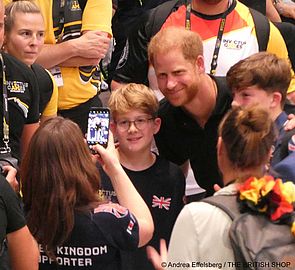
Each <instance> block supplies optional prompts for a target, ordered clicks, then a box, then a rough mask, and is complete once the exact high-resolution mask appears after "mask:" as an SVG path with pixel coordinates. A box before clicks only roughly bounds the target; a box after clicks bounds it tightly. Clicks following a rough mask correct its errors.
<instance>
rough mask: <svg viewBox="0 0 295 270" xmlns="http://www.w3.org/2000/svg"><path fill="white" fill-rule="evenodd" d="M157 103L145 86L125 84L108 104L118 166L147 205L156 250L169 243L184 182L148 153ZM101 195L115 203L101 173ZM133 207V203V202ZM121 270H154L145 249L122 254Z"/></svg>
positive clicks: (177, 172) (173, 167)
mask: <svg viewBox="0 0 295 270" xmlns="http://www.w3.org/2000/svg"><path fill="white" fill-rule="evenodd" d="M158 107H159V104H158V101H157V99H156V97H155V95H154V93H153V91H152V90H150V89H149V88H148V87H146V86H145V85H141V84H134V83H131V84H127V85H125V86H124V87H122V88H120V89H118V90H116V91H114V92H113V93H112V94H111V97H110V100H109V108H110V110H111V115H112V119H113V122H112V124H111V128H112V131H113V133H114V136H115V137H116V138H117V140H118V142H119V147H118V155H119V158H120V162H121V164H122V166H123V168H124V170H125V171H126V173H127V174H128V176H129V178H130V179H131V181H132V183H133V184H134V186H135V187H136V189H137V190H138V192H139V193H140V195H141V196H142V197H143V199H144V200H145V202H146V204H147V205H148V207H149V209H150V211H151V213H152V216H153V220H154V226H155V232H154V236H153V238H152V240H151V241H150V243H149V245H152V246H154V247H155V248H157V249H158V244H159V240H160V238H164V239H165V240H166V241H167V242H169V239H170V235H171V231H172V228H173V225H174V223H175V220H176V218H177V216H178V214H179V212H180V210H181V209H182V207H183V196H184V190H185V178H184V175H183V173H182V171H181V170H180V168H179V167H178V166H177V165H175V164H173V163H171V162H169V161H167V160H165V159H163V158H161V157H160V156H158V155H157V154H156V153H154V152H152V151H151V148H152V144H153V137H154V134H156V133H157V132H158V131H159V129H160V125H161V120H160V118H158V117H157V111H158ZM101 193H102V194H103V195H104V196H105V197H107V198H108V199H110V200H112V201H116V200H117V198H116V194H115V192H114V191H113V188H112V186H111V182H110V180H109V179H108V177H107V176H106V175H105V174H103V173H102V189H101ZM134 203H136V202H134ZM122 266H123V269H124V270H125V269H153V267H152V265H151V264H150V262H149V261H148V259H147V257H146V247H143V248H140V249H138V250H137V251H136V252H132V253H131V252H124V253H123V254H122Z"/></svg>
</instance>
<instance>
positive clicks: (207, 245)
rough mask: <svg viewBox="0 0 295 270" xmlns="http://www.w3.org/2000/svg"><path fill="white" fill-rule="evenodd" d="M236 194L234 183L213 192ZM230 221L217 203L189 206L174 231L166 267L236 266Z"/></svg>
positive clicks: (223, 267)
mask: <svg viewBox="0 0 295 270" xmlns="http://www.w3.org/2000/svg"><path fill="white" fill-rule="evenodd" d="M236 193H237V190H236V185H235V184H231V185H229V186H227V187H225V188H223V189H221V190H219V191H218V192H216V193H215V194H214V195H217V196H218V195H233V194H236ZM231 223H232V220H231V218H230V217H229V216H228V215H227V214H226V213H225V212H223V211H222V210H221V209H219V208H218V207H216V206H213V205H211V204H208V203H205V202H193V203H190V204H188V205H186V206H185V207H184V208H183V210H182V211H181V213H180V214H179V216H178V218H177V220H176V223H175V225H174V228H173V231H172V236H171V239H170V245H169V252H168V260H167V266H166V267H167V268H169V269H175V270H176V269H191V270H196V269H202V270H204V269H235V267H233V266H232V265H231V263H233V262H234V261H235V259H234V253H233V250H232V248H231V244H230V239H229V236H228V233H229V228H230V226H231ZM173 263H175V264H173ZM181 263H184V265H181Z"/></svg>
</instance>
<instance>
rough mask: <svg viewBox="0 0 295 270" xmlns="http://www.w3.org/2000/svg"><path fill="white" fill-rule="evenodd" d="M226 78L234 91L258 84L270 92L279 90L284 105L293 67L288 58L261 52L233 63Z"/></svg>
mask: <svg viewBox="0 0 295 270" xmlns="http://www.w3.org/2000/svg"><path fill="white" fill-rule="evenodd" d="M226 80H227V83H228V86H229V87H230V89H231V90H232V91H239V90H242V89H245V88H247V87H251V86H257V87H259V88H261V89H263V90H265V91H266V92H269V93H272V92H279V93H281V95H282V101H281V106H283V105H284V103H285V100H286V95H287V90H288V87H289V85H290V81H291V67H290V64H289V63H288V62H287V60H286V59H283V58H279V57H277V56H276V55H275V54H272V53H268V52H259V53H256V54H253V55H251V56H249V57H247V58H245V59H243V60H241V61H239V62H238V63H236V64H235V65H233V66H232V67H231V68H230V69H229V71H228V72H227V74H226Z"/></svg>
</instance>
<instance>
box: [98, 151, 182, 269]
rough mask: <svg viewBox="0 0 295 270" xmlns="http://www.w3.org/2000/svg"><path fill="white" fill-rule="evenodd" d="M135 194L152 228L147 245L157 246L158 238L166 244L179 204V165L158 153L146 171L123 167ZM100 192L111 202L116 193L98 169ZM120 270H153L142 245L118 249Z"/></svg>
mask: <svg viewBox="0 0 295 270" xmlns="http://www.w3.org/2000/svg"><path fill="white" fill-rule="evenodd" d="M124 170H125V172H126V173H127V175H128V176H129V178H130V179H131V181H132V183H133V185H134V186H135V188H136V189H137V191H138V193H139V194H140V195H141V196H142V198H143V199H144V201H145V203H146V204H147V206H148V207H149V209H150V211H151V214H152V217H153V220H154V226H155V231H154V235H153V238H152V239H151V240H150V242H149V243H148V245H152V246H154V247H155V248H157V249H158V246H159V242H160V238H163V239H165V240H166V242H167V243H169V240H170V236H171V232H172V229H173V225H174V223H175V221H176V218H177V216H178V214H179V213H180V211H181V209H182V207H183V196H184V191H185V178H184V175H183V173H182V171H181V170H180V168H179V167H178V166H177V165H175V164H173V163H171V162H169V161H167V160H166V159H163V158H161V157H159V156H157V158H156V162H155V163H154V164H153V165H152V166H151V167H149V168H148V169H146V170H143V171H131V170H128V169H127V168H124ZM101 183H102V189H101V192H102V193H103V194H104V195H105V197H107V198H108V199H110V200H112V201H116V200H117V197H116V193H115V192H114V189H113V187H112V184H111V182H110V179H109V177H108V176H107V175H106V174H105V173H104V172H103V171H102V170H101ZM121 256H122V265H123V268H122V269H124V270H139V269H140V270H148V269H149V270H153V269H154V268H153V267H152V265H151V263H150V262H149V261H148V259H147V256H146V247H142V248H139V249H137V250H136V251H133V252H122V253H121Z"/></svg>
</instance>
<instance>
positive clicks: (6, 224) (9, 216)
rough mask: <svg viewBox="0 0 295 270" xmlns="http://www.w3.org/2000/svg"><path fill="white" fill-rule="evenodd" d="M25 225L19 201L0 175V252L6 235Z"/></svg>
mask: <svg viewBox="0 0 295 270" xmlns="http://www.w3.org/2000/svg"><path fill="white" fill-rule="evenodd" d="M25 225H26V221H25V218H24V215H23V211H22V208H21V203H20V200H19V198H18V197H17V195H16V193H15V192H14V191H13V189H12V188H11V187H10V185H9V183H8V182H7V180H6V179H5V178H4V176H2V175H0V251H1V246H2V243H3V240H4V238H5V237H6V235H7V234H8V233H11V232H14V231H17V230H19V229H21V228H22V227H24V226H25Z"/></svg>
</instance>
